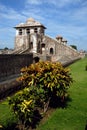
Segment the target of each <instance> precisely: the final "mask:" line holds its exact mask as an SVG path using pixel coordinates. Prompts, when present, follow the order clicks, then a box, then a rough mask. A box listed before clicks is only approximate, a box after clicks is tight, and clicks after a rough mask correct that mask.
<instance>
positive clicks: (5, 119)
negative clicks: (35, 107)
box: [0, 100, 17, 130]
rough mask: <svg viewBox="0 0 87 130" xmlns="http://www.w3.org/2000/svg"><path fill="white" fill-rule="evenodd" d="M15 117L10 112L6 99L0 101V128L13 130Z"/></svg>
mask: <svg viewBox="0 0 87 130" xmlns="http://www.w3.org/2000/svg"><path fill="white" fill-rule="evenodd" d="M16 122H17V119H16V117H15V116H14V114H13V113H12V112H11V110H10V107H9V105H8V101H7V100H5V101H3V102H0V130H1V129H2V130H14V129H13V128H14V126H15V125H16Z"/></svg>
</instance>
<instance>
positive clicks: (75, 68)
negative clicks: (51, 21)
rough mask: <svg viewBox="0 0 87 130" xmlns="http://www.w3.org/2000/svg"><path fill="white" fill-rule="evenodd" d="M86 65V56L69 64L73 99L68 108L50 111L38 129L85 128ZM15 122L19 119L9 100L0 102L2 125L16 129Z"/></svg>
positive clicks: (81, 129)
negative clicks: (13, 111)
mask: <svg viewBox="0 0 87 130" xmlns="http://www.w3.org/2000/svg"><path fill="white" fill-rule="evenodd" d="M86 65H87V58H84V59H82V60H79V61H78V62H76V63H74V64H72V65H71V66H69V68H70V69H71V73H72V77H73V79H74V82H73V84H72V85H71V86H70V89H69V93H70V97H71V99H72V100H71V101H70V102H68V106H67V107H66V108H64V109H62V108H57V109H56V110H55V111H53V110H52V112H51V111H50V113H49V115H48V117H47V118H45V119H44V120H42V121H41V123H40V125H39V126H38V128H37V130H85V126H86V124H87V71H86V70H85V66H86ZM15 123H17V119H16V118H15V116H14V114H13V113H12V112H11V110H10V108H9V105H8V102H7V100H5V101H3V102H0V127H1V126H3V127H4V129H5V130H14V129H13V128H14V127H13V126H14V125H15ZM9 128H11V129H9ZM0 130H1V129H0Z"/></svg>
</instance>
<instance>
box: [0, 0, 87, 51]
mask: <svg viewBox="0 0 87 130" xmlns="http://www.w3.org/2000/svg"><path fill="white" fill-rule="evenodd" d="M29 17H33V18H34V19H35V20H37V21H39V22H40V23H42V24H44V25H45V26H46V27H47V29H46V34H47V35H49V36H51V37H53V38H55V37H56V36H57V35H61V36H63V37H64V39H66V40H67V41H68V45H72V44H73V45H76V46H77V48H78V50H81V49H83V50H87V0H75V1H74V0H0V48H4V47H8V48H14V38H15V33H16V32H15V29H14V28H13V27H15V26H16V25H17V24H19V23H24V22H26V20H27V19H28V18H29Z"/></svg>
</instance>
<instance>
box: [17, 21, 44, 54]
mask: <svg viewBox="0 0 87 130" xmlns="http://www.w3.org/2000/svg"><path fill="white" fill-rule="evenodd" d="M15 29H16V37H15V50H20V49H22V50H26V49H29V52H33V53H39V52H40V43H41V42H42V36H43V35H44V33H45V29H46V27H45V26H44V25H42V24H41V23H40V22H37V21H35V20H34V19H33V18H29V19H28V20H27V21H26V23H20V24H19V25H17V26H16V27H15Z"/></svg>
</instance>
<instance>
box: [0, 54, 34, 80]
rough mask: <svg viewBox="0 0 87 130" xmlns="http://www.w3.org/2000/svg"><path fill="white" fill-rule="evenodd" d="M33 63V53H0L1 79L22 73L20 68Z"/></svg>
mask: <svg viewBox="0 0 87 130" xmlns="http://www.w3.org/2000/svg"><path fill="white" fill-rule="evenodd" d="M31 63H33V54H32V53H30V54H21V55H20V54H6V55H0V81H2V80H4V79H6V78H7V77H9V76H12V75H16V74H19V73H20V69H21V68H22V67H25V66H29V65H30V64H31Z"/></svg>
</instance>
